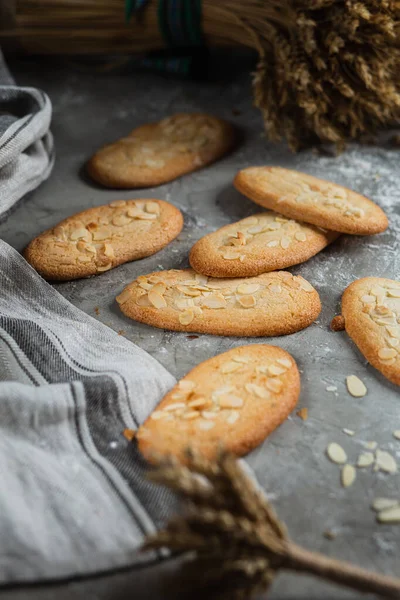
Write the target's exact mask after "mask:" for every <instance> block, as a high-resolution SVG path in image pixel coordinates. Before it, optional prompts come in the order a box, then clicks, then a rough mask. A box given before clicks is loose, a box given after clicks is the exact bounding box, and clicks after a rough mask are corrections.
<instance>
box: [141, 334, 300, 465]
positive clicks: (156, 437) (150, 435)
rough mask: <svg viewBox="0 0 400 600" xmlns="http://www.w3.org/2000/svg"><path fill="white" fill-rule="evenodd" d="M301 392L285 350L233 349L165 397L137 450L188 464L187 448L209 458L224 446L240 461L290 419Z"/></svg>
mask: <svg viewBox="0 0 400 600" xmlns="http://www.w3.org/2000/svg"><path fill="white" fill-rule="evenodd" d="M299 393H300V376H299V372H298V369H297V366H296V363H295V361H294V359H293V358H292V357H291V356H290V354H288V353H287V352H285V350H282V348H278V347H276V346H267V345H265V344H259V345H251V346H240V347H238V348H234V349H233V350H229V352H224V353H223V354H220V355H219V356H215V357H213V358H210V359H209V360H206V361H205V362H203V363H201V364H200V365H198V366H197V367H195V368H194V369H193V370H192V371H190V373H188V374H187V375H186V377H184V378H183V379H181V381H180V382H179V383H178V384H177V385H176V386H175V387H174V388H173V389H172V390H171V391H170V392H169V393H168V394H167V395H166V396H165V398H164V399H163V400H162V401H161V402H160V404H159V405H158V406H157V408H156V410H155V411H154V412H153V413H152V414H151V415H150V417H149V418H148V419H147V420H146V421H145V423H144V424H143V425H142V427H140V429H139V431H138V433H137V439H138V444H139V449H140V451H141V452H142V453H143V455H144V456H145V457H146V458H147V459H149V460H152V459H157V458H158V457H164V456H165V455H172V456H176V457H177V458H179V459H181V460H184V459H185V451H186V449H187V448H188V446H190V447H191V448H192V449H194V450H195V451H197V452H199V453H201V454H203V455H204V456H205V457H206V458H208V459H212V458H214V457H215V455H216V454H217V452H218V451H219V449H220V448H221V447H223V448H224V449H225V450H228V451H229V452H232V453H233V454H235V455H236V456H242V455H244V454H247V453H248V452H250V450H252V449H253V448H255V447H256V446H258V445H259V444H260V443H261V442H262V441H263V440H264V439H265V438H266V437H267V436H268V435H269V434H270V433H271V432H272V431H273V430H274V429H276V427H278V426H279V425H280V424H281V423H282V422H283V421H284V420H285V419H286V417H287V416H288V415H289V413H290V412H291V411H292V410H293V409H294V407H295V406H296V404H297V400H298V397H299Z"/></svg>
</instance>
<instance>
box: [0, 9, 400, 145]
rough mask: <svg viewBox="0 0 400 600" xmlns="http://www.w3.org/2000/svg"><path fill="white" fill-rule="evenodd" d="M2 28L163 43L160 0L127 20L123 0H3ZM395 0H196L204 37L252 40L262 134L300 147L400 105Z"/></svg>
mask: <svg viewBox="0 0 400 600" xmlns="http://www.w3.org/2000/svg"><path fill="white" fill-rule="evenodd" d="M7 1H8V3H10V2H15V1H16V6H15V7H14V8H15V10H12V9H10V10H9V11H8V12H9V14H14V17H15V18H14V22H13V23H11V24H10V22H8V24H7V27H6V28H4V26H3V31H2V33H1V35H2V36H3V38H5V37H8V38H10V37H11V38H13V39H15V40H18V43H19V44H20V45H21V46H22V47H23V48H24V49H25V50H27V51H29V52H36V53H47V54H59V53H62V54H68V55H77V54H79V55H83V54H90V55H94V54H96V55H99V54H101V55H103V54H118V53H129V54H133V53H135V54H137V53H143V52H145V51H148V50H155V49H160V48H163V47H164V40H163V38H162V35H161V33H160V29H159V22H158V16H157V7H158V1H159V0H148V1H147V3H146V4H145V6H144V9H143V10H141V11H140V13H139V14H137V15H134V16H133V17H132V19H131V20H130V21H129V22H128V23H127V22H126V20H125V18H124V0H7ZM399 15H400V2H399V0H246V1H244V0H218V2H216V1H215V0H203V1H202V30H203V32H204V39H205V42H206V43H207V44H208V45H209V46H229V47H237V46H247V47H250V48H254V49H255V50H256V51H257V52H258V55H259V61H258V65H257V69H256V72H255V74H254V79H253V85H254V97H255V104H256V106H258V107H259V108H260V110H261V112H262V115H263V119H264V123H265V128H266V132H267V135H268V136H269V138H270V139H272V140H277V139H280V138H281V137H284V138H286V140H287V141H288V143H289V145H290V147H291V148H292V149H293V150H297V149H299V148H300V147H302V146H304V145H310V144H314V143H317V142H321V141H322V142H334V143H336V144H337V145H339V146H340V145H341V144H343V143H344V142H345V141H346V140H350V139H358V138H360V136H365V135H367V136H370V135H371V134H374V133H375V132H376V131H377V130H378V129H380V128H382V127H387V126H389V125H390V124H392V123H393V122H394V121H396V120H397V119H398V118H399V115H400V94H399V88H400V83H399V81H400V79H399V76H398V75H399V72H400V43H399V42H400V19H399Z"/></svg>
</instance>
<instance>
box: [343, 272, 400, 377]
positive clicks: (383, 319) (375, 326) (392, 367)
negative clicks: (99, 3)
mask: <svg viewBox="0 0 400 600" xmlns="http://www.w3.org/2000/svg"><path fill="white" fill-rule="evenodd" d="M342 315H343V317H344V326H345V329H346V331H347V333H348V334H349V336H350V337H351V339H352V340H353V341H354V342H355V344H356V345H357V346H358V348H359V349H360V351H361V352H362V353H363V355H364V356H365V358H366V359H367V360H368V361H369V362H370V363H371V365H372V366H373V367H375V368H376V369H378V371H380V372H381V373H382V374H383V375H384V376H385V377H387V378H388V379H389V380H390V381H392V382H393V383H395V384H396V385H400V281H393V280H392V279H382V278H380V277H365V278H363V279H358V280H357V281H354V282H353V283H352V284H351V285H349V287H348V288H346V290H345V291H344V294H343V298H342Z"/></svg>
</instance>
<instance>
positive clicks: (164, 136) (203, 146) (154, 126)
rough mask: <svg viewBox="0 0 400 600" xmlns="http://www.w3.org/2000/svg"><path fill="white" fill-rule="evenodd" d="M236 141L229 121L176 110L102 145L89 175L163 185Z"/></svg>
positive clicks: (126, 183) (123, 184)
mask: <svg viewBox="0 0 400 600" xmlns="http://www.w3.org/2000/svg"><path fill="white" fill-rule="evenodd" d="M233 142H234V133H233V128H232V126H231V125H230V124H229V123H226V122H225V121H222V120H221V119H217V118H215V117H211V116H209V115H203V114H197V113H195V114H177V115H174V116H172V117H168V118H166V119H163V120H162V121H159V122H158V123H149V124H148V125H142V126H141V127H137V128H136V129H134V130H133V131H132V132H131V133H130V134H129V136H128V137H125V138H122V139H120V140H118V141H117V142H115V143H113V144H109V145H107V146H104V147H103V148H101V149H100V150H99V151H98V152H96V154H95V155H94V156H93V157H92V158H91V159H90V161H89V162H88V164H87V170H88V173H89V175H90V176H91V177H92V178H93V179H95V180H96V181H98V182H99V183H101V184H103V185H105V186H107V187H113V188H138V187H149V186H154V185H161V184H162V183H167V182H168V181H172V180H173V179H176V178H177V177H180V176H181V175H184V174H185V173H191V172H192V171H195V170H196V169H200V168H201V167H204V166H206V165H208V164H210V163H212V162H214V161H216V160H217V159H218V158H220V157H221V156H223V155H224V154H225V153H226V152H228V151H229V150H230V149H231V148H232V145H233Z"/></svg>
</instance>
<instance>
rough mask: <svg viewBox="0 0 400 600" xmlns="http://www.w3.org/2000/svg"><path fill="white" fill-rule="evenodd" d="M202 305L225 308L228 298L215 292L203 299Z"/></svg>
mask: <svg viewBox="0 0 400 600" xmlns="http://www.w3.org/2000/svg"><path fill="white" fill-rule="evenodd" d="M202 306H204V307H205V308H213V309H217V308H225V307H226V300H225V298H224V297H223V295H222V294H214V295H211V296H207V298H205V299H204V300H203V303H202Z"/></svg>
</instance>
